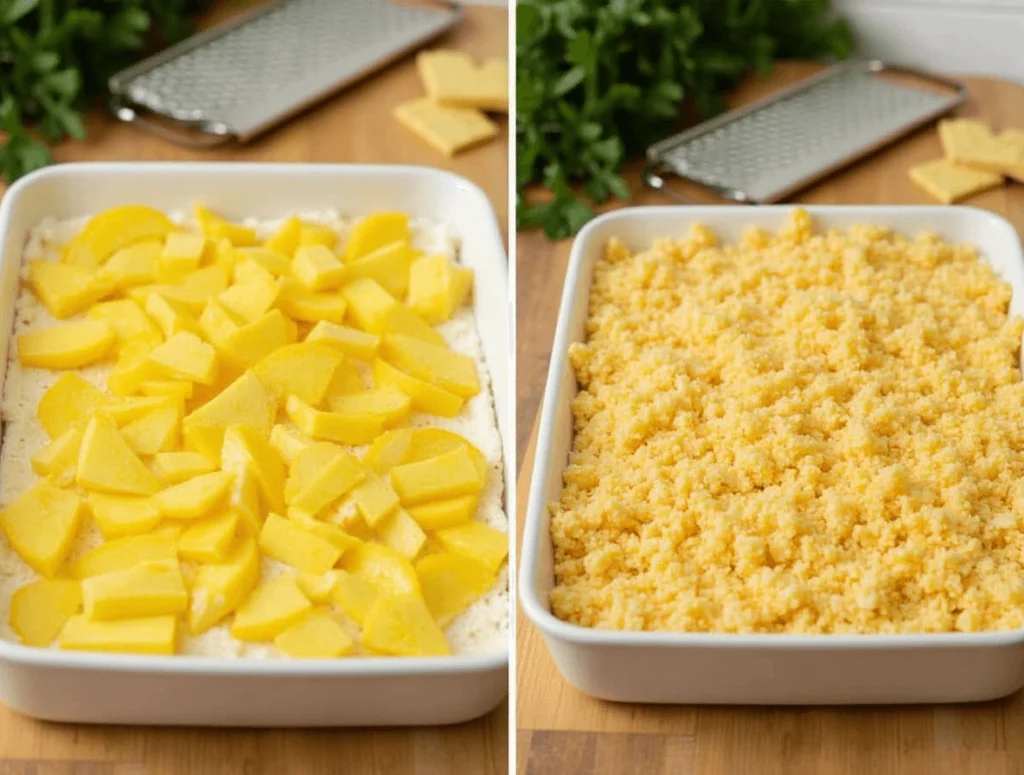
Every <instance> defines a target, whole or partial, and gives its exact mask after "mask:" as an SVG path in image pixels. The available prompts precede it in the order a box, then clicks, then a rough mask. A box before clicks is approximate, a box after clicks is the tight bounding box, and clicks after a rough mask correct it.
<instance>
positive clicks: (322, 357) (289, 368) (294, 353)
mask: <svg viewBox="0 0 1024 775" xmlns="http://www.w3.org/2000/svg"><path fill="white" fill-rule="evenodd" d="M340 363H341V356H340V355H338V354H337V353H335V352H334V351H333V350H330V349H328V348H327V347H322V346H319V345H317V344H315V343H310V342H298V343H297V344H289V345H286V346H284V347H282V348H281V349H279V350H275V351H274V352H272V353H270V355H268V356H266V357H265V358H263V360H261V361H260V362H259V363H257V364H256V365H255V366H253V367H252V372H253V374H255V375H256V376H257V377H259V379H260V381H261V382H262V383H263V384H264V385H265V386H266V387H267V389H268V390H269V391H270V392H271V393H273V394H274V395H276V396H278V397H279V398H280V399H281V400H284V398H285V397H286V396H288V395H290V394H294V395H296V396H298V397H299V398H301V399H302V400H303V401H305V402H306V403H307V404H312V405H313V406H316V405H318V404H319V403H320V402H321V401H323V399H324V396H325V395H326V394H327V388H328V387H330V384H331V379H332V378H333V377H334V372H335V371H336V370H337V368H338V366H339V364H340Z"/></svg>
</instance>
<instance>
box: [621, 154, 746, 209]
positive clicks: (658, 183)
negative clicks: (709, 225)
mask: <svg viewBox="0 0 1024 775" xmlns="http://www.w3.org/2000/svg"><path fill="white" fill-rule="evenodd" d="M666 172H671V170H669V169H668V168H667V167H665V166H664V165H663V164H658V163H652V164H647V165H645V166H644V169H643V172H641V173H640V175H641V177H642V178H643V181H644V184H645V185H646V186H647V187H648V188H653V189H654V190H655V191H660V192H661V193H662V194H665V195H666V196H670V197H672V198H673V199H675V200H676V201H677V202H680V203H681V204H684V205H696V204H706V203H704V202H696V201H694V200H693V199H690V198H689V197H688V196H686V195H685V194H681V193H679V191H678V190H676V189H674V188H673V187H672V186H670V185H669V184H668V181H667V180H666V179H665V173H666ZM707 188H711V190H713V191H715V192H716V193H718V194H720V195H721V196H723V197H725V198H726V199H730V200H732V201H733V202H736V203H737V204H751V201H750V199H748V198H747V196H746V195H745V194H744V193H743V192H742V191H737V190H735V189H722V188H718V187H710V186H707Z"/></svg>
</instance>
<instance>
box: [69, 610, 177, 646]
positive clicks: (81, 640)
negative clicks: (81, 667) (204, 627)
mask: <svg viewBox="0 0 1024 775" xmlns="http://www.w3.org/2000/svg"><path fill="white" fill-rule="evenodd" d="M177 632H178V617H176V616H173V615H166V616H151V617H144V618H140V619H119V620H116V621H108V622H94V621H90V620H89V619H88V618H86V617H85V616H83V615H78V616H72V617H71V618H70V619H68V621H67V624H65V625H64V629H62V630H61V632H60V637H59V638H58V640H57V643H58V645H59V646H60V647H61V648H62V649H65V650H69V651H110V652H117V653H135V654H165V655H166V654H173V653H174V649H175V643H176V640H177Z"/></svg>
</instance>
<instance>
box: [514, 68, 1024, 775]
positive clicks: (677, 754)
mask: <svg viewBox="0 0 1024 775" xmlns="http://www.w3.org/2000/svg"><path fill="white" fill-rule="evenodd" d="M812 69H813V68H811V67H810V66H807V65H801V64H787V65H786V66H782V67H779V68H777V69H776V71H775V72H774V73H773V74H772V75H771V76H769V77H767V78H762V79H757V80H753V81H751V82H749V83H747V84H745V85H744V87H743V88H741V89H740V90H739V91H738V92H737V94H736V95H735V102H736V103H742V102H745V101H748V100H751V99H754V98H757V97H759V96H762V95H764V94H767V93H770V92H771V91H774V90H776V89H778V88H781V87H783V86H786V85H789V84H790V83H792V82H794V81H795V80H797V79H799V78H801V77H804V76H805V75H807V74H809V73H810V72H811V71H812ZM966 80H967V84H968V86H969V88H970V98H969V100H968V103H967V104H966V105H965V106H964V108H963V109H962V110H961V114H962V115H967V116H977V117H981V118H984V119H986V120H989V121H991V122H993V124H995V125H996V126H998V127H1005V126H1018V127H1024V88H1022V87H1020V86H1016V85H1012V84H1009V83H1005V82H1001V81H995V80H987V79H973V78H972V79H966ZM940 153H941V152H940V148H939V141H938V138H937V136H936V133H935V131H934V129H933V128H926V129H922V130H921V131H919V132H916V133H915V134H914V135H912V136H910V137H908V138H906V139H904V140H902V141H900V142H899V143H897V144H895V145H893V146H891V147H889V148H887V149H885V150H883V151H881V152H879V153H877V154H875V155H874V156H872V157H870V158H869V159H867V160H864V161H862V162H860V163H858V164H856V165H855V166H853V167H850V168H848V169H846V170H844V171H842V172H840V173H838V174H835V175H833V176H832V177H830V178H829V179H828V180H827V181H825V182H823V183H821V184H819V185H817V186H815V187H814V188H811V189H808V190H807V191H804V192H802V193H801V194H799V195H797V196H794V197H792V198H791V201H794V202H803V203H820V204H833V203H849V204H876V203H877V204H914V203H930V202H929V200H928V198H927V197H926V196H925V195H924V194H923V192H921V191H919V190H918V189H917V188H916V187H914V186H913V185H912V184H911V183H910V181H909V180H908V179H907V169H908V167H910V166H911V165H913V164H916V163H918V162H922V161H927V160H929V159H933V158H937V157H938V156H939V155H940ZM629 179H630V183H631V185H632V188H633V191H634V192H636V196H635V199H634V204H671V203H672V200H671V199H668V198H667V197H665V196H664V195H661V194H657V193H655V192H652V191H649V190H643V189H642V187H641V184H640V182H639V167H634V168H632V169H631V170H630V175H629ZM686 192H687V194H688V196H690V197H691V198H692V199H693V200H694V201H697V202H714V201H718V200H716V199H715V198H714V197H713V196H711V195H708V194H705V193H703V192H700V191H699V190H698V189H696V188H690V187H687V188H686ZM967 204H971V205H975V206H978V207H983V208H985V209H989V210H993V211H995V212H998V213H1001V214H1002V215H1004V216H1006V217H1008V218H1009V219H1010V220H1011V221H1012V222H1013V223H1014V225H1015V226H1016V227H1017V229H1018V231H1021V230H1024V186H1020V185H1013V186H1008V187H1004V188H1001V189H997V190H994V191H991V192H988V193H985V194H981V195H979V196H976V197H973V198H972V199H971V200H969V201H968V202H967ZM516 244H517V258H516V261H517V266H516V271H517V292H518V311H517V318H518V321H517V324H518V325H517V348H518V353H517V355H518V376H517V380H518V384H517V393H518V418H517V420H518V440H519V445H518V451H519V453H518V454H519V457H520V467H519V475H518V492H517V508H518V511H519V531H520V533H519V534H520V536H521V535H522V519H523V515H524V513H525V509H526V505H527V501H528V495H529V485H528V483H529V477H530V474H531V472H532V462H533V451H534V445H535V442H536V438H535V435H536V424H535V419H536V414H537V410H538V408H539V405H540V401H541V396H542V393H543V389H544V379H545V377H546V371H547V362H548V358H549V356H550V352H551V342H552V338H553V335H554V327H555V319H556V316H557V310H558V301H559V296H560V294H561V289H562V282H563V279H564V275H565V269H566V262H567V260H568V254H569V246H570V242H569V241H568V240H566V241H562V242H559V243H556V244H551V243H549V242H547V241H546V240H545V239H544V237H543V235H542V234H539V233H535V232H531V233H523V234H519V235H518V237H517V241H516ZM517 655H518V656H517V673H518V680H517V717H516V722H517V726H518V733H517V739H516V750H517V771H518V772H519V773H522V774H523V775H560V774H561V773H572V772H578V773H596V774H599V775H604V774H605V773H607V774H608V775H618V773H633V772H637V773H645V774H646V773H651V774H652V775H653V774H655V773H666V774H668V773H672V775H689V774H690V773H699V774H700V775H718V774H719V773H721V774H722V775H734V774H746V773H752V774H756V775H775V774H776V773H778V774H779V775H783V774H785V775H790V774H791V773H800V774H801V775H802V774H803V773H809V774H810V773H813V775H832V773H844V774H849V775H861V773H863V774H865V775H887V774H888V773H901V775H902V774H903V773H908V774H909V773H914V774H915V775H916V774H917V773H921V774H922V775H925V774H927V775H954V774H955V775H961V774H967V773H971V774H973V773H978V775H980V774H981V773H985V775H988V774H989V773H992V775H1009V774H1010V773H1024V695H1022V693H1018V694H1016V695H1013V696H1012V697H1009V698H1006V699H1003V700H998V701H994V702H988V703H983V704H975V705H946V706H919V707H918V706H915V707H890V708H771V707H767V708H731V707H699V706H693V707H687V706H675V707H673V706H657V705H624V704H615V703H608V702H603V701H600V700H595V699H593V698H590V697H587V696H586V695H584V694H582V693H580V692H578V691H577V690H576V689H574V688H572V687H571V686H569V685H568V684H567V683H566V682H565V680H564V679H563V678H562V677H561V675H560V674H559V673H558V671H557V670H556V669H555V666H554V663H553V662H552V661H551V657H550V656H549V655H548V652H547V650H546V648H545V646H544V643H543V641H542V640H541V638H540V636H539V635H538V634H537V632H536V631H535V630H534V629H533V627H532V626H531V625H530V624H529V622H528V621H527V620H526V618H525V617H524V616H523V614H522V611H521V610H520V611H519V617H518V624H517Z"/></svg>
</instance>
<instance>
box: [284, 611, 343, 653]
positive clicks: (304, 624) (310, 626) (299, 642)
mask: <svg viewBox="0 0 1024 775" xmlns="http://www.w3.org/2000/svg"><path fill="white" fill-rule="evenodd" d="M274 645H275V646H277V649H278V651H280V652H281V653H282V654H285V655H287V656H289V657H296V658H299V659H316V658H323V659H326V658H329V657H341V656H344V655H346V654H351V653H352V651H353V650H354V649H355V642H354V641H353V640H352V638H350V637H349V635H348V634H347V633H346V632H345V630H343V629H342V627H341V625H340V624H338V622H337V621H336V620H335V619H334V617H333V616H332V615H331V613H330V612H329V611H325V610H319V611H313V612H312V613H310V614H308V615H307V616H306V617H305V618H303V619H301V620H299V621H298V622H296V623H295V624H293V625H291V626H290V627H289V628H288V629H286V630H284V631H283V632H282V633H280V634H279V635H278V636H277V637H276V638H274Z"/></svg>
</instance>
